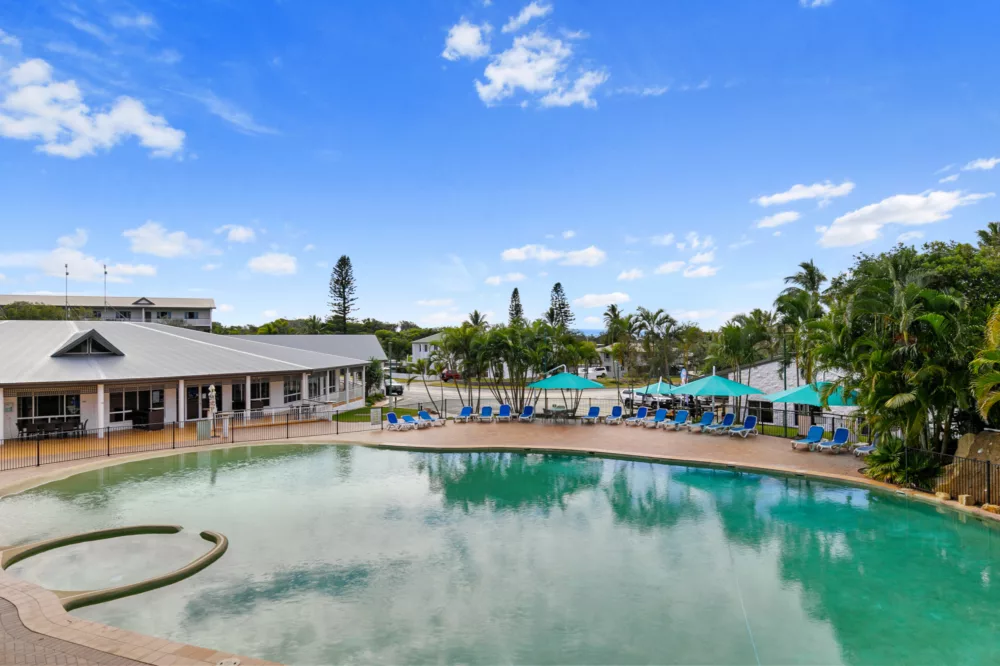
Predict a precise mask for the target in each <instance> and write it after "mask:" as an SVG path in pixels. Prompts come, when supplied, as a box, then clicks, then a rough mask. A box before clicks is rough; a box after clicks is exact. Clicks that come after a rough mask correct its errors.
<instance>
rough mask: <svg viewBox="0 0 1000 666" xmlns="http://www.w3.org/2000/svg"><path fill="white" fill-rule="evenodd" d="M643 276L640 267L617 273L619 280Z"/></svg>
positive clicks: (635, 278)
mask: <svg viewBox="0 0 1000 666" xmlns="http://www.w3.org/2000/svg"><path fill="white" fill-rule="evenodd" d="M642 277H643V273H642V270H641V269H638V268H633V269H631V270H627V271H622V272H621V273H619V274H618V279H619V280H638V279H640V278H642Z"/></svg>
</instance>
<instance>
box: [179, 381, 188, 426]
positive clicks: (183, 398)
mask: <svg viewBox="0 0 1000 666" xmlns="http://www.w3.org/2000/svg"><path fill="white" fill-rule="evenodd" d="M186 417H187V393H186V392H185V391H184V380H183V379H178V380H177V423H178V424H179V425H180V427H182V428H183V427H184V419H185V418H186Z"/></svg>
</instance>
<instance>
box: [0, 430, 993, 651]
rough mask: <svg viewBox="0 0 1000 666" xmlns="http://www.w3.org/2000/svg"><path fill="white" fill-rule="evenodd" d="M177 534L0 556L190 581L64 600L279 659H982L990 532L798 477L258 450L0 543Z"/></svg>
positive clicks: (13, 527) (39, 494)
mask: <svg viewBox="0 0 1000 666" xmlns="http://www.w3.org/2000/svg"><path fill="white" fill-rule="evenodd" d="M139 523H177V524H180V525H183V526H184V528H185V530H184V532H182V533H181V534H179V535H174V536H143V537H128V538H124V539H120V540H112V541H105V542H97V543H91V544H80V545H77V546H72V547H70V548H65V549H61V550H57V551H52V552H49V553H45V554H42V555H39V556H36V557H34V558H31V559H28V560H25V561H23V562H21V563H19V564H16V565H14V566H13V567H11V569H10V570H9V571H10V572H11V573H12V574H14V575H17V576H19V577H22V578H25V579H28V580H31V581H33V582H36V583H39V584H42V585H45V586H46V587H49V588H57V589H80V588H86V587H103V586H107V585H111V584H120V583H122V582H128V581H130V580H138V579H141V578H145V577H148V576H149V575H152V574H154V573H161V572H164V571H167V570H170V569H173V568H175V567H177V566H179V565H181V564H184V563H186V562H187V561H189V560H190V559H192V558H193V557H195V556H197V555H198V554H200V553H202V552H204V551H205V550H206V549H207V544H206V543H205V542H204V541H202V540H201V539H200V538H199V537H198V532H199V531H200V530H203V529H211V530H217V531H219V532H222V533H223V534H225V535H226V536H228V537H229V539H230V548H229V551H228V552H227V553H226V555H225V556H224V557H223V558H222V559H221V560H219V561H218V562H216V563H215V564H213V565H212V566H210V567H209V568H208V569H206V570H204V571H202V572H201V573H199V574H197V575H195V576H194V577H193V578H190V579H188V580H185V581H182V582H180V583H177V584H175V585H171V586H168V587H166V588H163V589H160V590H155V591H153V592H148V593H145V594H142V595H139V596H136V597H130V598H126V599H120V600H117V601H113V602H110V603H106V604H102V605H98V606H92V607H89V608H83V609H79V610H77V611H74V614H75V615H78V616H81V617H85V618H88V619H92V620H96V621H99V622H104V623H108V624H112V625H115V626H119V627H123V628H126V629H131V630H134V631H138V632H142V633H145V634H150V635H155V636H160V637H163V638H168V639H172V640H177V641H182V642H187V643H193V644H195V645H202V646H206V647H212V648H216V649H220V650H230V651H234V652H238V653H242V654H247V655H252V656H259V657H264V658H268V659H273V660H276V661H282V662H285V663H289V664H319V663H350V662H379V663H426V662H449V663H453V662H466V663H473V664H486V663H489V664H492V663H498V662H516V663H528V662H530V663H650V662H655V663H675V664H681V663H684V664H690V663H746V664H754V663H815V664H831V663H858V664H864V663H880V664H884V663H902V662H905V663H949V664H983V663H997V662H998V661H1000V638H998V636H1000V619H998V618H1000V615H998V613H997V612H996V609H997V608H998V607H1000V579H998V581H996V582H994V581H993V580H992V578H993V576H1000V542H998V536H1000V531H997V530H996V529H994V528H988V527H985V526H983V525H982V524H979V523H978V521H974V520H971V519H967V518H966V517H964V516H960V515H957V514H954V513H952V512H948V511H944V510H940V509H938V508H937V507H933V506H929V505H924V504H921V503H915V502H911V501H908V500H907V499H905V498H903V497H898V496H894V495H889V494H885V493H880V492H872V491H868V490H864V489H857V488H850V487H845V486H838V485H832V484H827V483H822V482H817V481H811V480H806V479H800V478H783V477H771V476H766V475H760V474H751V473H744V472H734V471H724V470H711V469H700V468H694V467H683V466H671V465H660V464H651V463H647V462H635V461H624V460H609V459H601V458H588V457H573V456H549V455H537V454H533V455H520V454H500V453H461V454H459V453H456V454H440V453H416V452H404V451H387V450H374V449H366V448H360V447H347V446H297V445H285V446H261V447H246V448H233V449H226V450H216V451H202V452H192V453H184V454H181V455H177V456H170V457H165V458H157V459H152V460H147V461H141V462H134V463H128V464H122V465H116V466H112V467H108V468H105V469H103V470H99V471H94V472H88V473H84V474H80V475H77V476H74V477H71V478H69V479H66V480H63V481H59V482H55V483H51V484H48V485H45V486H42V487H39V488H37V489H34V490H31V491H28V492H25V493H22V494H20V495H15V496H11V497H8V498H5V499H3V500H0V533H2V535H3V536H2V538H0V542H6V543H20V542H23V541H28V540H35V539H41V538H46V537H50V536H57V535H63V534H68V533H71V532H79V531H83V530H90V529H98V528H103V527H110V526H116V525H128V524H139Z"/></svg>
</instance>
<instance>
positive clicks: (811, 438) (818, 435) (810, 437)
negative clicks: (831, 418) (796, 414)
mask: <svg viewBox="0 0 1000 666" xmlns="http://www.w3.org/2000/svg"><path fill="white" fill-rule="evenodd" d="M823 432H824V430H823V426H821V425H814V426H810V427H809V432H807V433H806V436H805V437H803V438H802V439H793V440H792V450H795V449H796V448H798V445H799V444H805V445H806V446H808V447H809V450H810V451H812V450H813V449H814V448H816V445H817V444H819V443H820V442H822V441H823Z"/></svg>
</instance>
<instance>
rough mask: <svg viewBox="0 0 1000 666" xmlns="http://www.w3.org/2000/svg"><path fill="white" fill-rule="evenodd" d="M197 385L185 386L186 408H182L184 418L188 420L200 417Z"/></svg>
mask: <svg viewBox="0 0 1000 666" xmlns="http://www.w3.org/2000/svg"><path fill="white" fill-rule="evenodd" d="M198 395H199V394H198V387H197V386H188V387H187V400H186V404H187V408H186V409H185V410H184V418H186V419H187V420H188V421H195V420H197V419H199V418H201V405H200V401H199V399H198Z"/></svg>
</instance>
